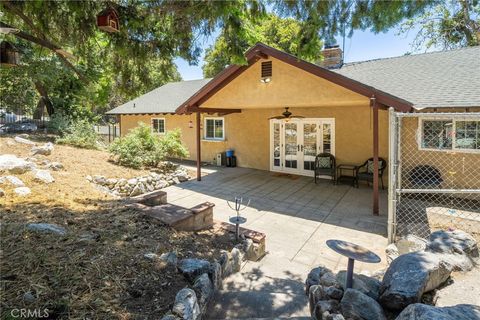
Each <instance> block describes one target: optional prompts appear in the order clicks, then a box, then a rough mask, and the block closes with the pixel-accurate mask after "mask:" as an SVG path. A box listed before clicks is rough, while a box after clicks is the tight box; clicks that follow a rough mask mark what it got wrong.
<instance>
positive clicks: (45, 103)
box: [35, 81, 55, 117]
mask: <svg viewBox="0 0 480 320" xmlns="http://www.w3.org/2000/svg"><path fill="white" fill-rule="evenodd" d="M35 88H36V89H37V92H38V94H40V101H38V104H37V110H36V111H35V115H37V113H39V112H40V110H41V113H43V110H44V108H47V112H48V115H49V116H50V117H51V116H52V115H53V113H54V112H55V109H54V108H53V103H52V101H51V100H50V98H49V97H48V92H47V89H45V87H44V86H43V84H42V83H40V82H39V81H35ZM41 113H39V114H40V115H41Z"/></svg>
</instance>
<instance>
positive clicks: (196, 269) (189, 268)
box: [178, 259, 210, 282]
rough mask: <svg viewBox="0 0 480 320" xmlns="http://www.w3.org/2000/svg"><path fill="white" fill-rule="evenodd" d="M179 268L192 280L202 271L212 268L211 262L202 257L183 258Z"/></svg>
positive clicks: (206, 271)
mask: <svg viewBox="0 0 480 320" xmlns="http://www.w3.org/2000/svg"><path fill="white" fill-rule="evenodd" d="M178 270H179V271H180V272H181V273H182V274H183V276H184V277H185V278H186V279H187V280H188V281H190V282H193V281H195V278H196V277H198V276H199V275H201V274H202V273H208V271H209V270H210V262H208V261H206V260H201V259H183V260H180V262H179V264H178Z"/></svg>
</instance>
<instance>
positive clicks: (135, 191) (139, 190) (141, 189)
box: [130, 182, 147, 197]
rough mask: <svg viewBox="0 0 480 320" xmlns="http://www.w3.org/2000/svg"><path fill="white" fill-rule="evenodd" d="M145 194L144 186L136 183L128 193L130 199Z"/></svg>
mask: <svg viewBox="0 0 480 320" xmlns="http://www.w3.org/2000/svg"><path fill="white" fill-rule="evenodd" d="M146 192H147V189H146V188H145V185H144V184H143V183H141V182H139V183H137V185H136V186H135V187H134V188H133V190H132V192H131V193H130V196H131V197H134V196H139V195H141V194H144V193H146Z"/></svg>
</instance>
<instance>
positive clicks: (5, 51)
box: [0, 41, 20, 67]
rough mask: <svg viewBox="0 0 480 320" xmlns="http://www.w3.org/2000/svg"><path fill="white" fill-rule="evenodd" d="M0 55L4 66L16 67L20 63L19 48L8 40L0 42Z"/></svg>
mask: <svg viewBox="0 0 480 320" xmlns="http://www.w3.org/2000/svg"><path fill="white" fill-rule="evenodd" d="M0 56H1V65H2V67H3V66H5V67H15V66H17V65H18V64H19V63H20V54H19V52H18V50H17V49H15V47H14V46H13V45H12V44H11V43H10V42H8V41H2V43H1V44H0Z"/></svg>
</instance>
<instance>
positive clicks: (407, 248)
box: [395, 234, 427, 255]
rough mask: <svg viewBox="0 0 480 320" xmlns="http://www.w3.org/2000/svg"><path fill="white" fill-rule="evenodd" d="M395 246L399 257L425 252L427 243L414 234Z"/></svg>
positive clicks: (399, 241)
mask: <svg viewBox="0 0 480 320" xmlns="http://www.w3.org/2000/svg"><path fill="white" fill-rule="evenodd" d="M395 245H396V246H397V248H398V253H399V255H402V254H405V253H409V252H415V251H423V250H425V247H426V246H427V241H426V240H425V239H422V238H419V237H417V236H415V235H413V234H408V235H406V236H404V237H402V238H400V239H399V240H398V241H397V242H395Z"/></svg>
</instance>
